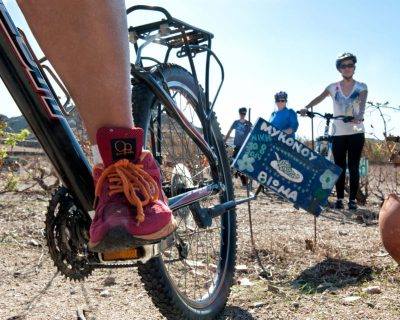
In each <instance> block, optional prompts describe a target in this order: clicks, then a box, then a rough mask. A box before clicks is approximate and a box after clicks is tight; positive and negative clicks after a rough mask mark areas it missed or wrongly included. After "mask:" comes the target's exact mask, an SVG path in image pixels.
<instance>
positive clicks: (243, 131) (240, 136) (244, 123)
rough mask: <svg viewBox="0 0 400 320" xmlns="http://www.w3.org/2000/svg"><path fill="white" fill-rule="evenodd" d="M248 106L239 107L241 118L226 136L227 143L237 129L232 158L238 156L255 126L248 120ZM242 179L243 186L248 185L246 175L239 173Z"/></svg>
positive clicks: (234, 123) (233, 124)
mask: <svg viewBox="0 0 400 320" xmlns="http://www.w3.org/2000/svg"><path fill="white" fill-rule="evenodd" d="M246 114H247V108H245V107H242V108H239V120H235V121H234V122H233V123H232V125H231V127H230V129H229V130H228V133H227V134H226V136H225V143H226V141H227V140H228V139H229V137H230V135H231V132H232V130H235V138H234V140H233V144H234V146H235V147H234V149H233V154H232V158H236V156H237V154H238V152H239V150H240V148H241V147H242V145H243V143H244V141H245V140H246V138H247V135H248V134H249V133H250V130H251V128H252V127H253V125H252V123H251V122H250V121H248V120H246ZM239 177H240V180H241V181H242V186H246V185H247V178H246V177H245V176H244V175H239Z"/></svg>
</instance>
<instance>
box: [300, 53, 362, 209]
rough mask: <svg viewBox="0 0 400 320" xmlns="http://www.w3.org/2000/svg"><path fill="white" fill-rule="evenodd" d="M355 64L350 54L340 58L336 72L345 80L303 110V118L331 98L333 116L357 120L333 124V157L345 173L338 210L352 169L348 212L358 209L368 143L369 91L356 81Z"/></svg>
mask: <svg viewBox="0 0 400 320" xmlns="http://www.w3.org/2000/svg"><path fill="white" fill-rule="evenodd" d="M356 63H357V58H356V56H355V55H353V54H351V53H344V54H342V55H341V56H339V57H338V58H337V60H336V69H337V70H338V71H339V72H340V73H341V75H342V77H343V79H342V80H341V81H339V82H334V83H332V84H330V85H329V86H328V87H327V88H326V89H325V90H324V92H322V94H321V95H319V96H318V97H316V98H315V99H314V100H312V101H311V102H310V103H309V104H308V105H307V106H306V107H305V109H303V110H301V112H302V114H305V112H306V111H307V109H308V108H311V107H313V106H315V105H317V104H318V103H320V102H321V101H322V100H324V99H325V98H326V97H327V96H328V95H330V96H331V98H332V100H333V115H334V116H352V117H354V120H353V121H352V122H348V123H345V122H343V120H334V122H333V126H332V135H333V141H332V153H333V157H334V161H335V164H336V165H338V166H339V167H341V168H342V170H343V171H342V174H341V175H340V177H339V179H338V181H337V182H336V193H337V201H336V204H335V207H336V208H337V209H343V198H344V185H345V176H346V167H348V168H349V173H350V195H349V209H350V210H356V209H357V204H356V195H357V191H358V188H359V180H360V175H359V164H360V158H361V153H362V149H363V147H364V140H365V138H364V131H365V130H364V125H363V120H364V111H365V103H366V101H367V94H368V89H367V85H366V84H365V83H362V82H358V81H356V80H354V79H353V76H354V71H355V68H356V66H355V64H356ZM346 158H347V164H346Z"/></svg>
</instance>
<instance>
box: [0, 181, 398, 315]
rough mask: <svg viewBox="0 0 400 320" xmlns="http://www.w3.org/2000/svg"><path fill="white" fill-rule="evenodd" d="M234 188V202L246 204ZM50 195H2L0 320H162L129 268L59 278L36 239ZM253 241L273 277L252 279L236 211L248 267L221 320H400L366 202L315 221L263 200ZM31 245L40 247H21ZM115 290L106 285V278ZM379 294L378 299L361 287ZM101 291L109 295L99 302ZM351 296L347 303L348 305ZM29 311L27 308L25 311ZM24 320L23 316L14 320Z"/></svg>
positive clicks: (374, 205)
mask: <svg viewBox="0 0 400 320" xmlns="http://www.w3.org/2000/svg"><path fill="white" fill-rule="evenodd" d="M244 195H245V192H244V190H242V189H239V188H238V189H237V196H238V197H241V196H244ZM46 197H47V196H45V195H44V194H40V193H36V192H30V193H25V194H14V193H7V194H3V195H0V257H1V258H0V277H1V279H2V281H1V283H0V295H1V297H2V299H1V300H0V319H76V309H77V307H79V306H84V308H89V307H90V308H91V309H92V315H95V316H96V319H162V316H161V315H160V314H159V313H158V311H157V310H156V309H155V308H154V307H153V305H152V304H151V301H150V299H149V297H148V296H147V295H146V293H145V291H144V289H143V288H142V286H141V284H140V281H139V279H138V277H137V275H136V271H135V270H134V269H128V270H113V271H111V272H110V271H107V270H96V271H95V272H94V274H93V275H92V276H91V277H90V278H89V279H88V280H87V281H86V282H85V283H84V284H83V285H81V284H78V283H71V282H69V281H67V280H65V279H63V278H62V277H60V276H56V277H55V278H54V279H53V280H52V281H50V280H51V279H52V278H53V276H54V272H55V269H54V267H53V266H52V262H51V261H50V259H49V256H48V255H47V253H46V252H47V250H46V248H45V246H44V238H43V218H44V212H45V208H46V205H47V199H46ZM252 209H253V222H254V227H255V230H254V231H255V238H256V242H257V246H258V248H259V250H260V256H261V258H262V262H263V264H264V265H265V266H266V267H267V268H268V269H269V270H270V272H271V274H272V278H271V279H269V280H266V279H264V278H261V277H260V276H259V272H260V268H259V267H258V265H257V262H256V259H255V256H254V254H253V252H252V248H251V245H250V238H249V233H250V231H249V224H248V220H247V219H248V218H247V206H246V205H242V206H241V207H240V208H239V209H238V221H239V223H238V234H239V243H238V264H244V265H246V266H247V270H246V271H241V272H237V275H236V278H237V279H238V280H239V279H241V278H248V279H249V280H250V281H251V283H252V285H251V286H242V285H240V284H239V283H237V284H236V285H235V286H234V287H233V288H232V294H231V297H230V300H229V302H228V306H227V308H226V311H225V313H224V317H223V318H224V319H285V320H286V319H346V320H347V319H398V318H399V314H400V304H399V303H398V300H399V297H400V294H399V292H398V286H399V282H400V273H399V270H398V268H397V264H396V263H395V262H394V261H393V260H392V259H391V258H390V257H389V256H387V255H386V254H385V251H384V249H383V248H382V245H381V242H380V238H379V232H378V228H377V222H376V216H377V215H376V213H377V212H378V211H379V201H375V202H374V201H371V204H369V205H368V207H365V208H362V210H361V211H360V212H361V213H360V214H359V215H354V214H351V213H349V212H334V211H328V212H325V213H324V215H323V216H322V217H320V218H319V219H318V220H317V231H318V233H317V240H318V241H317V246H316V247H315V248H314V249H315V250H314V251H311V250H308V249H307V245H306V243H310V241H312V240H313V236H314V235H313V231H314V227H313V217H312V216H311V215H309V214H307V213H305V212H304V211H297V210H296V209H294V208H293V207H292V206H291V205H290V204H287V203H284V202H282V201H280V200H278V199H276V198H274V197H267V196H265V195H261V196H260V197H259V198H258V199H257V200H256V201H254V202H253V203H252ZM30 239H34V240H36V241H38V242H39V244H40V245H39V246H32V245H30V244H29V243H28V241H29V240H30ZM110 274H111V275H112V276H115V277H116V284H115V285H113V286H111V287H106V286H105V285H104V284H103V282H104V280H105V278H106V277H108V276H109V275H110ZM368 286H379V287H380V289H381V290H382V293H380V294H368V293H365V292H363V290H362V289H363V288H365V287H368ZM103 289H107V290H108V291H109V293H110V297H106V298H105V297H101V296H100V292H101V291H102V290H103ZM348 296H357V297H359V299H358V300H356V301H354V302H345V301H344V300H343V299H344V298H345V297H348ZM28 308H29V309H28ZM18 315H26V317H25V318H11V317H15V316H18Z"/></svg>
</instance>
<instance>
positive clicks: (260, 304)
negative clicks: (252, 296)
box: [251, 301, 266, 308]
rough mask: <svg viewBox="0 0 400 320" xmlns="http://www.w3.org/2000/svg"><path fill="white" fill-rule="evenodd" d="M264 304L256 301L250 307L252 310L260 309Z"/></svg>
mask: <svg viewBox="0 0 400 320" xmlns="http://www.w3.org/2000/svg"><path fill="white" fill-rule="evenodd" d="M265 305H266V303H265V302H263V301H258V302H254V303H253V305H252V306H251V307H252V308H261V307H263V306H265Z"/></svg>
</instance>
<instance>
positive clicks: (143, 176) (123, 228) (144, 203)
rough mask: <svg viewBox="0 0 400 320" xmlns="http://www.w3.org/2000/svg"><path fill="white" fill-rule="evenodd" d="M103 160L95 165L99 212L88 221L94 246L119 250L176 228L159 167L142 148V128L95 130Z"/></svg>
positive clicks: (165, 233) (160, 236)
mask: <svg viewBox="0 0 400 320" xmlns="http://www.w3.org/2000/svg"><path fill="white" fill-rule="evenodd" d="M97 143H98V146H99V150H100V154H101V157H102V159H103V161H104V166H95V167H94V168H93V179H94V183H95V186H96V200H95V210H96V214H95V216H94V219H93V221H92V224H91V226H90V241H89V248H90V249H91V250H92V251H97V252H104V251H115V250H121V249H125V248H129V247H134V246H138V245H143V244H145V243H154V242H158V241H160V240H161V239H163V238H165V237H167V236H168V235H170V234H171V233H172V232H173V231H174V230H175V229H176V222H175V219H174V218H173V215H172V212H171V210H170V209H169V208H168V206H167V199H166V197H165V196H164V193H163V191H162V188H161V175H160V169H159V167H158V165H157V163H156V161H155V160H154V158H153V156H152V154H151V153H150V152H149V151H142V146H143V131H142V129H140V128H133V129H124V128H101V129H99V130H98V132H97Z"/></svg>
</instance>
